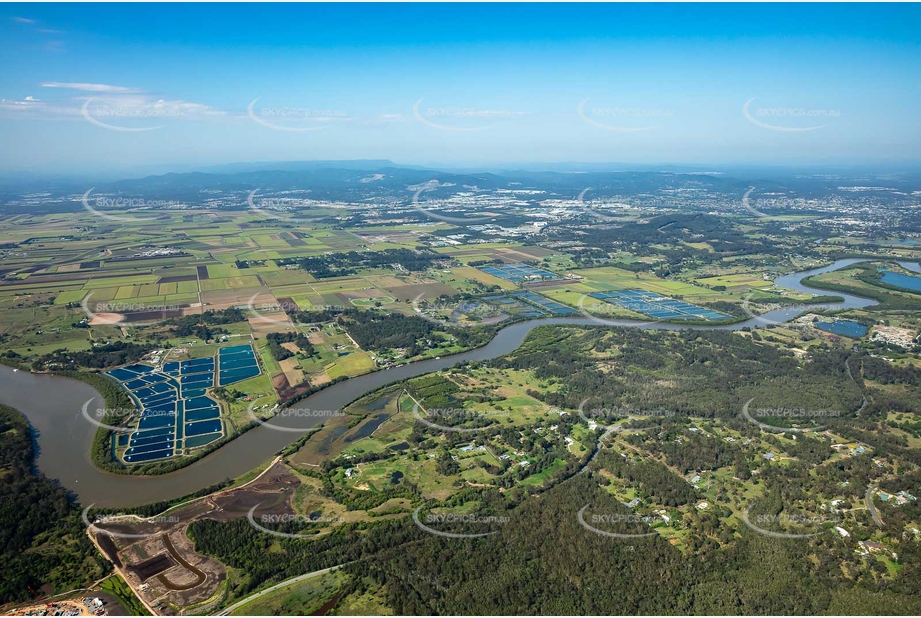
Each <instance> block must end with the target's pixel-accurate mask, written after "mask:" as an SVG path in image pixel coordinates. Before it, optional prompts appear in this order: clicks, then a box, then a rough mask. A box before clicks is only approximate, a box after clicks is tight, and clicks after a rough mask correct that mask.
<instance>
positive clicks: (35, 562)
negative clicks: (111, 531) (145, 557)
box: [0, 405, 110, 604]
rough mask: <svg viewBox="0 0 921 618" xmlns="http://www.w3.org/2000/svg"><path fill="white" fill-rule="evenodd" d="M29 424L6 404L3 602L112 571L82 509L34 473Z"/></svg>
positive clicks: (0, 428)
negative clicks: (85, 522)
mask: <svg viewBox="0 0 921 618" xmlns="http://www.w3.org/2000/svg"><path fill="white" fill-rule="evenodd" d="M33 457H34V450H33V441H32V435H31V431H30V428H29V424H28V422H27V421H26V420H25V418H24V417H23V416H22V415H21V414H19V412H17V411H16V410H14V409H12V408H9V407H7V406H3V405H0V495H2V496H3V498H2V500H0V556H2V559H3V577H2V578H0V604H3V603H8V602H11V601H24V600H27V599H30V598H32V597H33V593H32V592H31V591H30V588H31V589H32V590H35V591H38V590H39V589H41V588H42V587H43V586H50V587H51V588H53V589H54V590H56V591H59V592H60V591H64V590H71V589H73V588H77V587H80V586H84V585H86V584H88V583H90V582H92V581H94V580H95V579H98V578H99V577H102V576H103V575H104V574H105V573H106V572H108V570H109V568H110V567H109V565H108V564H107V563H106V562H105V561H104V560H103V559H102V557H101V556H100V555H99V554H98V552H97V551H96V548H95V547H93V544H92V543H91V542H90V540H89V538H88V537H87V536H86V531H85V527H84V525H83V523H82V521H81V519H80V509H79V507H77V506H76V505H75V504H74V503H73V502H71V501H70V499H69V497H68V495H67V492H66V491H65V490H64V489H63V488H62V487H60V485H58V484H57V483H55V482H52V481H50V480H49V479H47V478H45V477H44V476H43V475H41V474H36V473H35V472H34V471H33Z"/></svg>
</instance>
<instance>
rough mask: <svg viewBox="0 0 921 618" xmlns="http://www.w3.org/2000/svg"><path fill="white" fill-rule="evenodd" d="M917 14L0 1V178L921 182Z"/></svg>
mask: <svg viewBox="0 0 921 618" xmlns="http://www.w3.org/2000/svg"><path fill="white" fill-rule="evenodd" d="M918 23H921V6H918V5H905V4H890V5H883V4H866V5H865V4H818V5H786V4H784V5H781V4H739V5H724V4H708V5H692V4H606V5H598V4H492V5H483V4H405V5H386V4H328V5H323V4H307V5H303V4H298V5H291V4H278V5H267V4H255V5H248V4H226V5H224V4H178V5H177V4H149V5H138V4H127V5H112V4H99V5H94V4H2V5H0V66H2V67H3V69H2V71H0V144H2V146H0V171H2V172H7V173H8V172H31V173H36V174H41V173H82V172H98V171H112V170H140V169H163V170H168V169H177V170H179V169H187V168H190V167H191V168H195V167H204V166H210V165H218V164H223V163H231V162H262V161H293V160H340V159H390V160H392V161H394V162H397V163H403V164H414V165H432V166H455V167H473V168H476V167H481V168H484V169H485V168H490V167H497V166H514V165H518V164H526V163H531V164H534V163H537V164H542V163H547V164H550V163H553V162H566V161H570V162H572V161H574V162H594V163H605V162H612V163H613V162H617V163H623V164H626V165H630V164H635V165H641V164H660V163H661V164H666V163H668V164H689V165H699V166H702V167H706V166H719V165H728V164H755V165H761V164H764V165H785V166H798V165H803V166H818V167H821V166H823V165H864V164H866V165H889V164H904V163H908V164H915V163H918V162H921V148H919V144H921V116H919V115H921V30H919V29H918V27H917V25H918Z"/></svg>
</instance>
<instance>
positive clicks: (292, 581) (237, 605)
mask: <svg viewBox="0 0 921 618" xmlns="http://www.w3.org/2000/svg"><path fill="white" fill-rule="evenodd" d="M344 566H345V565H344V564H338V565H336V566H334V567H329V568H328V569H322V570H320V571H314V572H313V573H306V574H304V575H298V576H297V577H292V578H291V579H286V580H285V581H283V582H281V583H280V584H275V585H274V586H271V587H269V588H266V589H265V590H263V591H262V592H257V593H256V594H252V595H250V596H248V597H246V598H245V599H243V600H242V601H237V602H236V603H234V604H233V605H231V606H230V607H228V608H227V609H224V610H222V611H221V612H220V613H219V614H214V615H215V616H229V615H230V613H231V612H233V611H234V610H236V609H239V608H240V607H242V606H243V605H246V604H247V603H249V602H250V601H253V600H255V599H258V598H259V597H261V596H262V595H264V594H268V593H270V592H274V591H276V590H278V589H279V588H284V587H285V586H290V585H291V584H296V583H298V582H301V581H304V580H305V579H311V578H313V577H319V576H320V575H324V574H326V573H330V572H332V571H335V570H336V569H338V568H341V567H344Z"/></svg>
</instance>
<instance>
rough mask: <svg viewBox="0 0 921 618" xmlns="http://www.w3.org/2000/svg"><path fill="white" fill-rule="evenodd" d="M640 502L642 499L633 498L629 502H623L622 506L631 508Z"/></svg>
mask: <svg viewBox="0 0 921 618" xmlns="http://www.w3.org/2000/svg"><path fill="white" fill-rule="evenodd" d="M642 502H643V501H642V500H640V499H639V498H634V499H633V500H631V501H630V502H624V506H625V507H627V508H628V509H632V508H634V507H635V506H636V505H638V504H642Z"/></svg>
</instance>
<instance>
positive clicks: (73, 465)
mask: <svg viewBox="0 0 921 618" xmlns="http://www.w3.org/2000/svg"><path fill="white" fill-rule="evenodd" d="M861 261H867V260H865V259H846V260H838V261H837V262H835V263H834V264H831V265H829V266H826V267H824V268H818V269H814V270H809V271H804V272H800V273H794V274H791V275H785V276H783V277H780V278H778V279H777V280H776V281H775V283H776V284H777V285H778V286H780V287H784V288H787V289H790V290H796V291H800V292H810V293H818V294H825V293H826V292H823V291H821V290H816V289H812V288H808V287H807V286H805V285H803V284H802V280H803V279H804V278H805V277H808V276H811V275H816V274H820V273H824V272H830V271H832V270H837V269H839V268H843V267H845V266H849V265H851V264H854V263H856V262H861ZM899 264H900V265H901V266H903V267H904V268H907V269H909V270H911V271H913V272H917V273H921V267H919V265H918V264H915V263H909V262H899ZM833 294H835V295H837V296H841V297H843V298H844V302H842V303H837V304H835V305H834V306H835V307H840V308H848V309H853V308H861V307H868V306H871V305H874V304H876V301H873V300H868V299H866V298H860V297H857V296H851V295H847V294H841V293H839V292H834V293H833ZM826 306H827V305H826ZM805 310H806V307H803V306H798V307H786V308H782V309H776V310H773V311H769V312H768V313H766V314H764V315H762V316H761V317H760V318H757V319H749V320H747V321H745V322H739V323H735V324H729V325H724V326H695V327H693V328H694V329H698V330H739V329H742V328H745V327H753V326H760V325H763V324H764V323H765V321H766V320H769V321H771V322H785V321H787V320H790V319H792V318H793V317H795V316H797V315H798V314H800V313H802V312H803V311H805ZM606 323H607V324H612V325H619V326H625V327H642V328H646V329H655V330H680V329H683V328H689V327H687V326H678V325H674V324H658V323H654V324H650V323H648V322H642V323H641V322H633V321H628V320H618V321H616V322H615V321H606ZM546 324H574V325H586V326H593V325H597V324H598V322H596V321H594V320H591V319H587V318H544V319H537V320H531V321H528V322H519V323H517V324H512V325H511V326H507V327H505V328H503V329H502V330H500V331H499V332H498V333H497V334H496V336H495V337H494V338H493V339H492V341H490V342H489V343H488V344H486V345H485V346H483V347H481V348H477V349H475V350H471V351H469V352H464V353H462V354H457V355H454V356H451V357H448V358H442V359H431V360H426V361H420V362H417V363H411V364H408V365H404V366H402V367H395V368H392V369H388V370H385V371H378V372H375V373H370V374H367V375H363V376H360V377H357V378H352V379H350V380H346V381H344V382H340V383H338V384H336V385H334V386H331V387H329V388H326V389H324V390H322V391H320V392H318V393H316V394H314V395H312V396H310V397H309V398H307V399H305V400H303V401H301V402H299V403H298V404H297V405H296V406H295V407H294V408H293V409H292V410H291V411H289V414H286V415H285V416H284V417H276V418H275V419H273V420H272V421H271V422H269V423H265V424H264V425H263V426H260V427H256V428H255V429H252V430H250V431H248V432H246V433H245V434H243V435H242V436H240V437H238V438H236V439H235V440H233V441H232V442H230V443H229V444H227V445H225V446H224V447H223V448H220V449H218V450H217V451H215V452H213V453H211V454H210V455H208V456H207V457H204V458H202V459H200V460H198V461H197V462H195V463H193V464H192V465H190V466H187V467H185V468H183V469H181V470H177V471H176V472H173V473H171V474H166V475H160V476H147V477H139V476H129V475H119V474H110V473H107V472H103V471H101V470H98V469H97V468H96V467H94V466H93V464H92V462H91V461H90V457H89V452H90V445H91V443H92V440H93V435H94V433H95V432H96V427H95V426H94V425H92V424H90V423H89V422H87V420H86V419H85V418H84V417H83V415H82V413H81V409H82V406H83V404H84V403H86V402H87V401H90V404H89V406H90V409H93V410H95V409H96V408H101V407H104V401H103V399H102V397H101V396H100V395H99V394H98V393H97V392H96V391H95V390H94V389H92V388H91V387H89V386H87V385H86V384H84V383H83V382H80V381H77V380H71V379H68V378H61V377H57V376H48V375H36V374H31V373H28V372H24V371H19V372H14V371H13V370H12V369H10V368H9V367H6V366H3V365H0V403H3V404H6V405H9V406H12V407H14V408H16V409H17V410H19V411H20V412H22V413H23V414H25V415H26V417H27V418H28V419H29V422H30V423H31V424H32V427H33V428H34V430H35V433H36V438H37V443H38V447H39V452H38V460H37V465H38V467H39V469H40V470H41V471H42V472H44V473H45V474H46V475H47V476H49V477H51V478H55V479H59V480H60V482H61V483H62V485H63V486H64V487H66V488H67V489H69V490H71V491H72V492H74V493H75V494H76V495H77V497H78V499H79V501H80V502H81V503H82V504H83V505H86V506H88V505H90V504H96V505H97V506H106V507H122V508H124V507H129V506H136V505H141V504H147V503H150V502H158V501H161V500H170V499H174V498H178V497H180V496H184V495H186V494H189V493H192V492H194V491H197V490H199V489H202V488H204V487H207V486H209V485H213V484H215V483H218V482H220V481H223V480H225V479H228V478H236V477H238V476H240V475H241V474H244V473H245V472H247V471H249V470H252V469H253V468H255V467H256V466H258V465H260V464H261V463H263V462H267V461H268V460H269V459H271V458H272V457H273V456H274V455H275V454H276V453H277V452H278V451H280V450H281V449H283V448H284V447H286V446H287V445H288V444H290V443H291V442H293V441H295V440H296V439H297V438H298V437H300V436H301V435H302V434H303V433H304V432H306V431H308V430H310V429H311V428H312V427H314V426H316V425H317V424H319V423H320V422H322V421H323V419H324V417H323V416H322V415H321V414H319V413H320V412H321V411H335V410H338V409H341V408H343V407H344V406H346V405H347V404H348V403H350V402H351V401H353V400H355V399H356V398H358V397H360V396H362V395H364V394H366V393H369V392H371V391H373V390H375V389H378V388H380V387H382V386H384V385H386V384H389V383H391V382H395V381H399V380H405V379H407V378H412V377H415V376H418V375H422V374H425V373H430V372H433V371H438V370H441V369H446V368H448V367H451V366H452V365H456V364H458V363H462V362H465V361H483V360H488V359H492V358H496V357H498V356H502V355H505V354H508V353H509V352H511V351H513V350H515V349H516V348H517V347H518V346H520V345H521V343H522V342H523V341H524V339H525V337H527V335H528V333H530V332H531V330H533V329H534V328H536V327H538V326H543V325H546ZM299 411H300V412H302V413H301V414H298V412H299ZM329 413H331V412H327V414H329ZM279 428H280V429H282V430H279Z"/></svg>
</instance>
